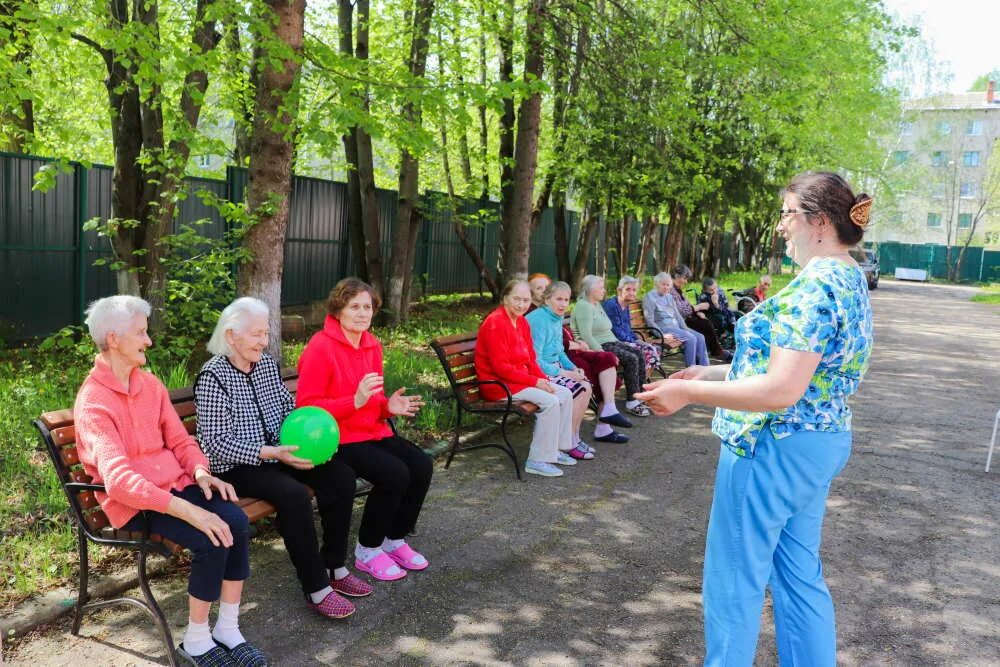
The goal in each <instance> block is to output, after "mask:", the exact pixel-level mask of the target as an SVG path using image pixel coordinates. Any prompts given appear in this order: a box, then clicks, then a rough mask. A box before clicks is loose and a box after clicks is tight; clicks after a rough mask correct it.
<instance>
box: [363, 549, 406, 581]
mask: <svg viewBox="0 0 1000 667" xmlns="http://www.w3.org/2000/svg"><path fill="white" fill-rule="evenodd" d="M397 551H398V549H397ZM354 567H355V568H357V569H359V570H361V571H362V572H364V573H366V574H370V575H371V576H373V577H375V578H376V579H380V580H382V581H396V580H397V579H402V578H403V577H405V576H406V570H404V569H402V568H401V567H399V566H398V565H397V564H396V561H394V560H393V559H392V558H390V557H389V555H388V554H387V553H385V552H384V551H383V552H382V553H380V554H379V555H378V556H375V558H372V559H371V560H370V561H368V562H367V563H366V562H364V561H363V560H361V559H360V558H358V559H355V561H354ZM394 567H395V568H396V569H397V570H399V572H397V573H396V574H389V573H388V572H389V570H391V569H392V568H394Z"/></svg>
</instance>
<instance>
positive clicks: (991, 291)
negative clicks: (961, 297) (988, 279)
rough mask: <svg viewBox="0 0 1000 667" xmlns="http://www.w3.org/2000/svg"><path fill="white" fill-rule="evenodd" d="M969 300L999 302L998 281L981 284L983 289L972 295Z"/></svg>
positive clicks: (999, 285)
mask: <svg viewBox="0 0 1000 667" xmlns="http://www.w3.org/2000/svg"><path fill="white" fill-rule="evenodd" d="M970 301H975V302H976V303H994V304H1000V283H990V284H989V285H984V286H983V291H982V292H980V293H979V294H976V295H974V296H973V297H972V298H971V299H970Z"/></svg>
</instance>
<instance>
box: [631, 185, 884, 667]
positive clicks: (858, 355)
mask: <svg viewBox="0 0 1000 667" xmlns="http://www.w3.org/2000/svg"><path fill="white" fill-rule="evenodd" d="M871 203H872V200H871V198H870V197H868V195H865V194H860V195H857V196H855V195H854V194H853V192H852V191H851V188H850V186H849V185H848V184H847V182H846V181H844V179H843V178H841V177H840V176H838V175H836V174H832V173H827V172H818V173H806V174H801V175H799V176H796V177H795V178H794V179H792V181H791V183H790V184H789V185H788V187H787V188H786V189H785V191H784V207H783V209H782V211H781V219H780V221H779V222H778V225H777V229H776V233H778V234H781V236H782V237H783V238H784V239H785V241H786V244H787V253H788V255H789V256H790V257H791V258H792V259H793V260H794V261H795V263H797V264H798V265H799V266H801V267H802V269H801V271H800V272H799V274H798V275H797V276H796V277H795V279H794V280H792V282H791V283H789V285H788V286H787V287H785V288H784V289H783V290H781V291H780V292H779V293H778V294H776V295H775V296H773V297H771V298H770V299H767V300H766V301H764V303H762V304H761V305H760V306H758V307H757V308H756V309H754V310H753V311H752V312H750V313H748V314H747V315H746V316H744V317H743V318H742V319H740V321H739V322H738V323H737V325H736V354H735V357H734V359H733V362H732V364H731V365H729V366H711V367H706V366H691V367H689V368H687V369H685V370H682V371H679V372H677V373H675V374H674V375H672V376H671V377H670V378H668V379H666V380H662V381H660V382H655V383H652V384H649V385H647V388H648V391H647V392H646V393H645V394H642V395H640V397H641V398H642V399H643V400H645V401H647V402H648V404H649V406H650V407H651V408H652V409H653V411H654V412H656V413H657V414H661V415H667V414H672V413H674V412H676V411H677V410H680V409H681V408H683V407H684V406H686V405H689V404H693V403H698V404H701V405H709V406H714V407H716V408H717V410H716V413H715V419H714V420H713V422H712V430H713V432H714V433H715V434H716V435H718V436H719V438H720V439H721V440H722V447H721V451H720V455H719V466H718V470H717V473H716V480H715V494H714V498H713V502H712V511H711V515H710V518H709V524H708V536H707V540H706V546H705V566H704V583H703V601H704V613H705V647H706V658H705V664H706V665H713V666H715V665H752V664H753V661H754V653H755V651H756V646H757V635H758V631H759V626H760V615H761V610H762V607H763V602H764V589H765V588H766V587H767V586H768V585H769V586H770V588H771V595H772V598H773V600H774V619H775V634H776V639H777V646H778V654H779V659H780V662H781V663H782V664H790V665H815V666H818V667H823V666H832V665H834V664H835V663H836V657H837V641H836V632H835V626H834V610H833V600H832V599H831V597H830V593H829V591H828V590H827V587H826V584H825V583H824V581H823V570H822V565H821V562H820V556H819V546H820V532H821V527H822V523H823V513H824V510H825V505H826V497H827V493H828V492H829V489H830V484H831V482H832V481H833V479H834V478H835V477H836V476H837V475H838V474H839V473H840V470H841V469H842V468H843V467H844V465H845V464H846V463H847V459H848V457H849V456H850V452H851V410H850V408H849V407H848V405H847V400H848V398H849V397H850V396H851V395H852V394H854V393H855V392H856V391H857V389H858V385H859V383H860V381H861V378H862V377H863V376H864V374H865V372H866V371H867V369H868V360H869V356H870V354H871V345H872V315H871V305H870V303H869V301H868V287H867V284H866V281H865V276H864V274H863V273H862V272H861V270H860V269H859V267H858V265H857V264H856V263H855V262H854V260H852V259H851V257H850V255H848V249H850V248H851V247H852V246H854V245H856V244H857V243H859V242H860V241H861V238H862V236H863V235H864V231H865V226H866V225H867V223H868V212H869V209H870V208H871Z"/></svg>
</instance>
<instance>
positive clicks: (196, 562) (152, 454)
mask: <svg viewBox="0 0 1000 667" xmlns="http://www.w3.org/2000/svg"><path fill="white" fill-rule="evenodd" d="M149 313H150V307H149V304H148V303H146V302H145V301H143V300H142V299H140V298H138V297H135V296H124V295H120V296H111V297H107V298H104V299H99V300H98V301H95V302H94V303H92V304H91V305H90V308H88V310H87V320H86V324H87V328H88V329H89V330H90V335H91V337H92V338H93V339H94V342H95V343H97V347H98V349H99V350H100V353H99V354H98V355H97V357H96V358H95V360H94V368H93V369H92V370H91V371H90V374H89V375H88V376H87V379H86V380H84V382H83V385H82V386H81V387H80V391H79V393H78V394H77V396H76V403H75V405H74V406H73V417H74V420H75V422H76V438H77V449H78V451H79V455H80V461H81V463H82V464H83V469H84V471H85V472H86V473H87V474H88V475H89V476H90V477H92V478H93V481H94V483H95V484H103V485H104V487H105V489H106V491H105V492H98V493H97V500H98V502H99V503H100V504H101V508H102V509H103V510H104V514H105V515H106V516H107V517H108V520H109V521H110V522H111V525H112V526H113V527H114V528H121V529H125V530H129V531H135V532H143V531H146V530H148V532H149V533H150V534H156V535H160V536H162V537H164V538H166V539H168V540H170V541H172V542H175V543H177V544H179V545H181V546H183V547H186V548H187V549H189V550H190V551H191V553H192V554H193V556H194V557H193V559H192V562H191V574H190V576H189V578H188V626H187V630H186V631H185V632H184V639H183V641H182V642H181V645H180V647H179V648H178V653H179V654H180V655H181V656H182V657H184V658H186V659H187V660H189V661H190V662H192V663H193V664H196V665H213V666H214V665H237V664H239V665H266V664H267V658H266V657H265V656H264V654H263V653H262V652H261V651H260V650H259V649H257V648H255V647H254V646H252V645H251V644H249V643H247V641H246V640H245V639H244V638H243V635H242V634H241V633H240V629H239V611H240V598H241V596H242V594H243V582H244V580H246V579H247V577H248V576H249V575H250V564H249V540H250V526H249V524H248V522H247V517H246V514H244V513H243V510H241V509H240V508H239V506H238V505H236V503H235V502H233V501H235V500H236V492H235V491H234V490H233V487H232V486H231V485H230V484H229V483H227V482H224V481H223V480H221V479H219V478H217V477H214V476H213V475H212V474H211V472H210V470H209V463H208V460H207V459H206V458H205V455H204V454H202V451H201V448H200V447H199V446H198V443H197V442H195V439H194V438H192V437H191V436H190V435H188V432H187V430H185V428H184V424H182V423H181V420H180V417H178V416H177V412H176V411H175V410H174V408H173V405H172V404H171V402H170V394H169V393H168V392H167V388H166V387H164V386H163V383H162V382H160V381H159V380H158V379H156V377H155V376H154V375H153V374H152V373H148V372H146V371H144V370H142V366H143V365H145V363H146V349H147V348H148V347H150V346H151V345H152V344H153V342H152V341H151V340H150V339H149V336H148V335H147V333H146V326H147V320H148V317H149ZM215 600H220V603H219V616H218V620H217V621H216V624H215V627H214V628H213V629H211V630H209V626H208V614H209V610H210V609H211V607H212V603H213V602H214V601H215Z"/></svg>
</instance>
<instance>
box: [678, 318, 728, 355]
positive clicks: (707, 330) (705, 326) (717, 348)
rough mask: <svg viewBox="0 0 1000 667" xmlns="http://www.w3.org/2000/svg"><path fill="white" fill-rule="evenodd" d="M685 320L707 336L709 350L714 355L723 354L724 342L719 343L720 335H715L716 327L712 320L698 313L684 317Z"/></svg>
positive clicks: (706, 341)
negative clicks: (699, 315)
mask: <svg viewBox="0 0 1000 667" xmlns="http://www.w3.org/2000/svg"><path fill="white" fill-rule="evenodd" d="M684 322H685V324H687V325H688V326H689V327H691V328H692V329H694V330H695V331H697V332H698V333H700V334H701V335H702V336H704V337H705V343H706V344H707V345H708V351H709V352H711V353H712V356H713V357H718V356H721V355H722V344H721V343H719V337H718V336H716V335H715V327H713V326H712V323H711V322H709V321H708V320H706V319H703V318H701V317H698V316H697V315H692V316H691V317H686V318H684Z"/></svg>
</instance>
